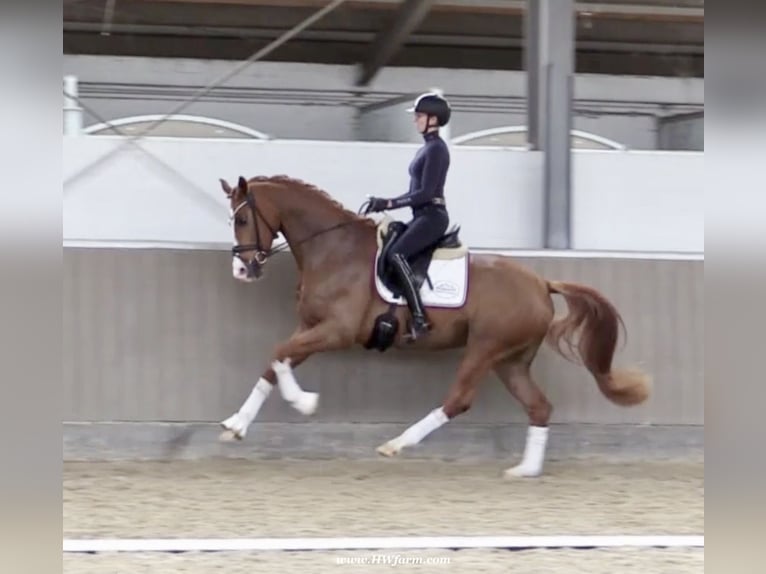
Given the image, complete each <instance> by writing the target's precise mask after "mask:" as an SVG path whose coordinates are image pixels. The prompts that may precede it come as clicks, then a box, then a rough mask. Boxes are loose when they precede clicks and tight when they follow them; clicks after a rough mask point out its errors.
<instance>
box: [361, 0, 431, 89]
mask: <svg viewBox="0 0 766 574" xmlns="http://www.w3.org/2000/svg"><path fill="white" fill-rule="evenodd" d="M434 1H435V0H403V1H402V3H401V4H400V5H399V10H398V11H397V12H396V16H395V17H394V19H393V21H392V22H391V24H390V25H389V26H388V27H387V28H384V29H383V30H381V31H380V33H378V35H377V36H376V37H375V40H373V42H372V46H370V55H369V57H368V58H367V61H366V62H364V63H363V64H362V66H361V68H360V73H359V77H358V78H357V81H356V85H357V86H366V85H367V84H369V83H370V80H372V79H373V78H374V77H375V74H377V73H378V70H380V69H381V68H382V67H384V66H385V65H386V64H387V63H388V62H389V61H390V60H391V58H392V57H393V56H394V54H396V52H398V51H399V48H401V47H402V45H404V42H405V41H406V40H407V37H408V36H409V35H410V34H411V33H412V31H413V30H415V28H417V27H418V26H419V25H420V23H421V22H422V21H423V19H424V18H425V17H426V15H427V14H428V11H429V10H430V9H431V6H432V5H433V3H434Z"/></svg>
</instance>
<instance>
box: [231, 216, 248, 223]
mask: <svg viewBox="0 0 766 574" xmlns="http://www.w3.org/2000/svg"><path fill="white" fill-rule="evenodd" d="M234 223H236V224H237V225H247V219H245V218H244V217H237V218H236V219H235V220H234Z"/></svg>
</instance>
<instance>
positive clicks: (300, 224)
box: [282, 197, 356, 268]
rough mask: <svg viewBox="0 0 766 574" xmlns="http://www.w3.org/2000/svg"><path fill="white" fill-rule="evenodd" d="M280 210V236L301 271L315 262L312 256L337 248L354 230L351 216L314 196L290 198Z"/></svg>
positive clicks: (353, 218)
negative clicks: (285, 241)
mask: <svg viewBox="0 0 766 574" xmlns="http://www.w3.org/2000/svg"><path fill="white" fill-rule="evenodd" d="M300 199H302V201H300ZM282 210H283V216H282V217H283V219H282V227H283V233H284V235H285V238H286V239H287V242H288V243H289V244H290V249H291V251H292V252H293V255H294V256H295V259H296V261H297V263H298V265H299V267H301V268H303V267H304V265H305V264H306V263H309V264H310V263H311V262H312V261H313V260H315V259H316V258H315V257H314V255H315V254H317V253H319V254H326V252H327V250H328V249H330V250H338V249H339V248H341V247H342V241H343V238H344V237H348V234H349V233H353V232H354V228H355V227H356V225H355V224H354V223H353V222H354V220H355V219H356V218H355V217H354V215H353V214H351V213H349V212H346V211H343V210H341V209H338V208H337V207H336V206H334V205H328V204H325V203H324V202H322V201H320V200H319V199H318V198H314V197H306V198H298V200H295V199H294V200H293V201H292V202H290V205H286V206H283V207H282ZM339 241H340V242H339ZM341 250H342V249H341Z"/></svg>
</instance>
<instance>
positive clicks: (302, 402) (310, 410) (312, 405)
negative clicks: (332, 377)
mask: <svg viewBox="0 0 766 574" xmlns="http://www.w3.org/2000/svg"><path fill="white" fill-rule="evenodd" d="M318 404H319V393H309V392H304V393H302V394H301V396H300V397H298V399H297V400H296V401H295V402H294V403H293V408H295V410H296V411H298V412H299V413H301V414H302V415H306V416H309V415H313V414H314V413H315V412H316V410H317V405H318Z"/></svg>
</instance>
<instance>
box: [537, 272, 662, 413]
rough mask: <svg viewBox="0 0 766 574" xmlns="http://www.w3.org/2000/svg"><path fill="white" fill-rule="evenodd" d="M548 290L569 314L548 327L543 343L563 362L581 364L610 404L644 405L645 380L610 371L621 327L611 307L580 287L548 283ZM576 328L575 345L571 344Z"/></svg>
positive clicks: (631, 373) (633, 373)
mask: <svg viewBox="0 0 766 574" xmlns="http://www.w3.org/2000/svg"><path fill="white" fill-rule="evenodd" d="M548 290H549V291H550V292H551V293H558V294H559V295H562V296H563V297H564V299H566V302H567V306H568V307H569V313H568V314H567V316H566V317H563V318H561V319H557V320H555V321H554V322H553V323H552V324H551V326H550V328H549V330H548V334H547V337H546V341H547V342H548V343H549V344H550V345H551V346H552V347H553V348H554V349H555V350H556V351H557V352H558V353H559V354H560V355H561V356H562V357H564V358H565V359H567V360H569V361H572V362H574V363H578V364H584V365H585V367H586V368H587V369H588V371H590V373H591V374H592V375H593V377H594V378H595V379H596V382H597V383H598V388H599V389H600V390H601V392H602V393H603V394H604V396H606V398H607V399H609V400H610V401H612V402H613V403H615V404H618V405H622V406H631V405H637V404H639V403H642V402H644V401H645V400H646V399H647V397H648V396H649V392H650V383H649V377H648V376H647V375H646V374H644V373H642V372H641V371H639V370H627V369H626V370H622V369H619V370H616V369H615V370H613V369H612V359H613V358H614V352H615V348H616V347H617V339H618V336H619V327H620V326H622V327H623V329H624V327H625V325H624V323H623V321H622V317H621V316H620V314H619V312H618V311H617V309H615V307H614V305H612V303H610V302H609V301H608V300H607V299H606V298H605V297H604V296H603V295H602V294H601V293H599V292H598V291H596V290H595V289H593V288H591V287H586V286H584V285H578V284H575V283H565V282H562V281H549V282H548ZM580 328H582V330H581V331H580V335H579V341H577V342H575V335H576V333H577V331H578V330H579V329H580ZM562 341H563V342H564V343H565V344H566V348H564V347H563V346H562V344H561V343H562ZM577 355H579V357H580V359H581V361H580V360H578V359H577Z"/></svg>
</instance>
